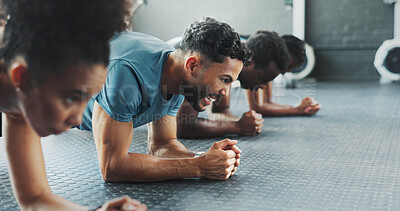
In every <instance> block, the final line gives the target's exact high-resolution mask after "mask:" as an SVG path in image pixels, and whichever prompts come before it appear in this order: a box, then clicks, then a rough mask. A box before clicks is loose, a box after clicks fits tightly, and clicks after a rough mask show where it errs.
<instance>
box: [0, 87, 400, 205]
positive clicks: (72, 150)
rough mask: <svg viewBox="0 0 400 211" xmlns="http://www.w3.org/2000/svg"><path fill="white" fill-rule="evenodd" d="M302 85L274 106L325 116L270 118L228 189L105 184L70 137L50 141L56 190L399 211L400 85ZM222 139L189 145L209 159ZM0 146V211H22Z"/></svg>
mask: <svg viewBox="0 0 400 211" xmlns="http://www.w3.org/2000/svg"><path fill="white" fill-rule="evenodd" d="M300 85H301V88H300V89H296V90H287V91H285V92H277V93H276V95H278V97H277V101H278V102H285V103H295V102H297V101H298V100H299V99H300V98H302V97H305V96H306V95H312V96H314V97H315V98H316V99H317V100H318V101H319V102H320V103H321V104H322V106H323V108H322V110H321V111H320V112H319V113H318V115H317V116H314V117H285V118H265V126H264V129H263V131H262V133H261V134H260V135H257V136H254V137H234V138H237V139H238V140H239V144H238V145H239V147H240V148H241V149H242V150H243V155H242V160H241V165H240V167H239V170H238V172H237V174H236V175H234V176H233V177H232V178H230V179H229V180H228V181H213V180H206V179H183V180H174V181H166V182H155V183H125V184H112V183H104V182H103V181H102V179H101V175H100V171H99V167H98V162H97V156H96V152H95V147H94V144H93V141H92V135H91V134H90V132H82V131H78V130H71V131H70V132H67V133H64V134H62V135H59V136H51V137H48V138H45V139H44V141H43V149H44V154H45V159H46V166H47V172H48V177H49V182H50V186H51V188H52V190H53V191H54V192H55V193H56V194H59V195H60V196H62V197H65V198H67V199H69V200H72V201H74V202H77V203H80V204H83V205H89V206H96V205H99V204H101V203H103V202H104V201H105V200H108V199H112V198H115V197H118V196H122V195H129V196H131V197H132V198H135V199H138V200H140V201H142V202H143V203H145V204H147V206H148V207H149V210H217V209H218V210H282V209H287V210H303V209H304V210H322V209H323V210H399V209H400V184H399V180H400V143H399V141H400V140H399V137H400V85H399V84H391V85H384V86H380V85H378V84H377V83H374V82H363V83H361V82H352V83H317V84H315V83H303V84H300ZM234 95H236V96H238V100H236V101H235V99H236V98H235V97H234V96H233V98H235V99H233V100H234V104H235V105H234V108H235V112H236V113H237V114H241V113H243V112H245V111H247V109H246V106H247V103H244V102H246V101H244V95H243V92H241V91H235V93H234ZM135 131H136V132H135V137H134V141H133V144H132V150H133V151H134V152H141V153H145V152H146V146H147V144H146V136H147V132H146V128H145V127H142V128H139V129H136V130H135ZM219 139H221V138H216V139H211V140H210V139H208V140H207V139H202V140H182V142H183V143H184V144H185V145H186V146H187V147H188V148H190V149H194V150H206V149H207V148H208V147H209V146H210V145H211V144H212V143H213V142H214V141H216V140H219ZM0 142H1V147H0V153H1V154H0V183H1V184H0V210H15V209H17V204H16V202H15V199H14V198H13V195H12V190H11V187H10V182H9V178H8V174H7V167H6V159H5V155H4V143H3V140H1V139H0ZM133 147H134V148H133Z"/></svg>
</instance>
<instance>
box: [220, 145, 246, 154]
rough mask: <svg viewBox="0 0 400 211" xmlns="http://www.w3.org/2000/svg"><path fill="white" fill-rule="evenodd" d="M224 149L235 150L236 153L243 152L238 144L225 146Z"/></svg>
mask: <svg viewBox="0 0 400 211" xmlns="http://www.w3.org/2000/svg"><path fill="white" fill-rule="evenodd" d="M224 150H233V151H234V152H235V153H236V154H240V153H242V150H240V149H239V147H237V146H236V145H229V146H227V147H225V148H224Z"/></svg>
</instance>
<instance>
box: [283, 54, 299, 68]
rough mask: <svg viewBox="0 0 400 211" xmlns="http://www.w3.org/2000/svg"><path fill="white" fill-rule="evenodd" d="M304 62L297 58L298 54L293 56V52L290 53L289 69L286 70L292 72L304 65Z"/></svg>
mask: <svg viewBox="0 0 400 211" xmlns="http://www.w3.org/2000/svg"><path fill="white" fill-rule="evenodd" d="M303 62H304V61H303ZM303 62H301V61H300V59H298V58H296V56H293V55H292V54H290V60H289V65H288V69H287V70H286V71H285V72H291V70H293V69H294V68H297V67H299V66H300V65H302V64H303Z"/></svg>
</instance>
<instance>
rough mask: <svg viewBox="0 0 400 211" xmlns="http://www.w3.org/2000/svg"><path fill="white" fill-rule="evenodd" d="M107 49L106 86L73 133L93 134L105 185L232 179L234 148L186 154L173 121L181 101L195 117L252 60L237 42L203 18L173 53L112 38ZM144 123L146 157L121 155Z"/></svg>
mask: <svg viewBox="0 0 400 211" xmlns="http://www.w3.org/2000/svg"><path fill="white" fill-rule="evenodd" d="M110 46H111V53H110V64H109V67H108V74H107V79H106V84H105V86H104V88H103V89H102V90H101V92H100V93H99V94H98V95H97V96H96V97H94V99H92V101H91V102H90V103H89V104H88V107H87V109H86V111H85V114H84V119H83V123H82V124H81V125H80V128H81V129H86V130H92V131H93V135H94V139H95V142H96V148H97V152H98V157H99V163H100V168H101V172H102V174H103V178H104V180H106V181H112V182H134V181H160V180H168V179H178V178H186V177H205V178H209V179H219V180H226V179H228V178H229V177H230V176H231V175H232V174H234V173H235V172H236V169H237V167H238V165H239V158H240V153H241V151H240V150H239V148H238V147H237V146H236V143H237V141H235V140H229V139H225V140H222V141H219V142H216V143H214V144H213V145H212V146H211V147H210V148H209V149H208V150H207V152H200V153H196V152H193V151H191V150H188V149H186V147H185V146H184V145H183V144H182V143H180V142H179V141H178V140H177V138H176V114H177V112H178V109H179V107H180V105H181V104H182V102H183V100H184V98H185V99H186V100H188V102H190V103H191V105H192V106H193V108H194V109H196V110H198V111H201V110H204V109H205V108H206V106H208V105H210V104H211V103H212V102H213V101H215V100H216V98H217V97H218V96H225V95H226V94H227V90H228V89H229V86H230V84H231V83H232V82H233V81H234V80H235V79H236V78H237V77H238V75H239V73H240V70H241V69H242V67H243V64H244V63H245V62H247V61H250V57H251V53H250V50H249V49H248V48H247V47H246V46H245V45H243V44H242V43H241V42H240V38H239V35H238V34H237V33H236V32H234V30H233V29H232V28H231V27H230V26H229V25H228V24H226V23H221V22H218V21H216V20H214V19H212V18H205V19H202V20H200V21H196V22H194V23H193V24H192V25H191V26H190V27H189V28H187V30H186V31H185V33H184V35H183V40H182V45H181V47H180V48H179V49H177V50H176V51H174V49H173V48H172V47H171V46H169V45H168V44H166V43H164V42H163V41H161V40H159V39H156V38H154V37H151V36H149V35H145V34H141V33H137V32H123V33H120V34H118V35H116V36H115V37H114V38H113V39H112V40H111V43H110ZM146 123H148V130H149V137H148V150H149V154H139V153H131V152H128V150H129V146H130V145H131V142H132V138H134V137H135V135H134V132H133V130H132V128H135V127H138V126H140V125H143V124H146Z"/></svg>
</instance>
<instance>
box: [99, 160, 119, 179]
mask: <svg viewBox="0 0 400 211" xmlns="http://www.w3.org/2000/svg"><path fill="white" fill-rule="evenodd" d="M120 172H121V171H120V170H119V169H118V166H116V165H111V164H109V165H103V166H101V175H102V177H103V180H104V182H121V181H120V177H119V176H118V173H120Z"/></svg>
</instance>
